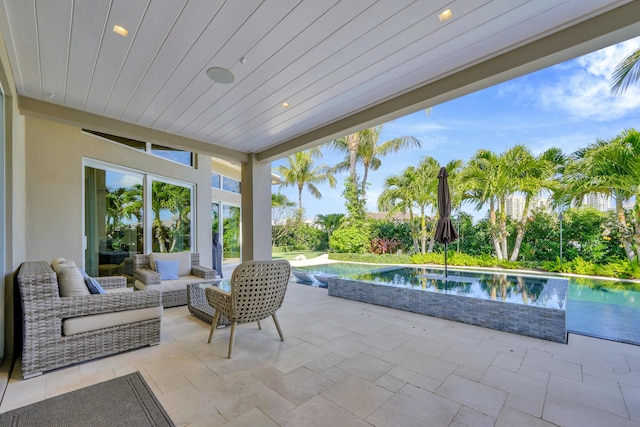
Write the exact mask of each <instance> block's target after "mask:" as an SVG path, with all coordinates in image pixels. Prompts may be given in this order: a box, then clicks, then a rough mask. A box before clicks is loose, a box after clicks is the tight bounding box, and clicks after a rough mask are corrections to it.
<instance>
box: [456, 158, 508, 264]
mask: <svg viewBox="0 0 640 427" xmlns="http://www.w3.org/2000/svg"><path fill="white" fill-rule="evenodd" d="M460 182H461V183H463V187H462V190H463V192H464V193H463V196H462V199H463V201H465V202H466V201H470V202H475V204H476V210H480V209H482V208H483V207H484V206H485V205H487V204H488V205H489V221H490V224H491V238H492V240H493V246H494V250H495V251H496V256H497V257H498V259H504V258H505V256H506V255H505V256H503V250H502V245H501V242H502V239H501V230H502V227H500V226H499V225H498V211H497V209H498V205H499V200H500V197H501V196H502V195H503V194H504V192H505V191H504V189H505V187H506V186H507V185H508V182H509V180H508V178H507V176H505V175H504V168H501V167H500V159H499V157H498V156H497V155H496V154H495V153H493V152H492V151H489V150H478V151H477V152H476V154H475V155H474V156H473V157H472V158H471V160H469V162H468V163H467V166H466V167H465V168H464V169H463V170H462V171H461V172H460Z"/></svg>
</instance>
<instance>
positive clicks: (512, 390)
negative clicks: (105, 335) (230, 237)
mask: <svg viewBox="0 0 640 427" xmlns="http://www.w3.org/2000/svg"><path fill="white" fill-rule="evenodd" d="M278 318H279V320H280V324H281V326H282V329H283V333H284V335H285V341H284V342H281V341H280V340H279V339H278V336H277V332H276V331H275V328H274V326H273V322H269V321H268V320H267V321H265V322H263V330H262V331H259V330H258V329H257V328H256V327H255V324H246V325H241V326H240V327H239V328H238V332H237V342H236V345H235V349H234V356H233V359H231V360H229V359H227V358H226V354H227V346H228V335H229V331H228V328H227V329H221V330H216V333H215V335H214V339H213V342H212V343H211V344H207V343H206V340H207V336H208V326H207V325H206V324H205V323H204V322H202V321H200V320H199V319H196V318H194V317H193V316H191V315H190V314H189V312H188V310H187V308H186V307H174V308H169V309H166V310H165V311H164V315H163V318H162V337H161V343H160V345H157V346H154V347H148V348H142V349H139V350H135V351H131V352H128V353H124V354H120V355H116V356H112V357H107V358H103V359H100V360H96V361H93V362H89V363H84V364H81V365H77V366H72V367H69V368H65V369H61V370H58V371H55V372H50V373H47V374H45V375H43V376H41V377H36V378H32V379H29V380H23V379H22V377H21V375H20V362H19V361H18V363H17V366H16V369H15V370H14V373H13V375H12V378H11V379H10V380H9V384H8V386H7V390H6V392H5V395H4V397H3V399H2V402H0V411H8V410H10V409H13V408H16V407H20V406H23V405H26V404H29V403H32V402H35V401H39V400H42V399H45V398H48V397H51V396H53V395H56V394H60V393H63V392H65V391H69V390H74V389H79V388H82V387H85V386H87V385H90V384H95V383H97V382H100V381H104V380H105V379H110V378H113V377H116V376H121V375H124V374H127V373H130V372H134V371H140V372H141V373H142V375H143V376H144V378H145V380H146V381H147V382H148V384H149V386H150V387H151V389H152V390H153V392H154V393H155V394H156V396H157V397H158V400H159V401H160V402H161V403H162V405H163V406H164V407H165V409H166V410H167V412H168V413H169V415H170V416H171V417H172V419H173V420H174V422H176V424H177V425H178V426H186V425H189V426H212V427H216V426H234V427H237V426H249V425H251V426H253V425H256V426H258V425H260V426H261V425H264V426H267V427H273V426H276V425H277V426H295V427H298V426H305V427H307V426H310V427H316V426H318V427H320V426H330V427H337V426H355V427H360V426H369V427H370V426H371V425H375V426H377V427H382V426H398V425H405V426H438V427H440V426H464V425H473V426H484V425H495V426H515V425H517V426H534V427H544V426H549V425H560V426H568V427H570V426H577V427H578V426H579V427H591V426H598V427H599V426H625V427H627V426H629V427H630V426H635V427H640V409H638V408H640V346H631V345H627V344H621V343H614V342H608V341H603V340H598V339H594V338H589V337H581V336H575V335H570V337H569V344H567V345H563V344H556V343H549V342H545V341H541V340H537V339H533V338H528V337H523V336H519V335H513V334H508V333H504V332H499V331H494V330H488V329H483V328H479V327H475V326H469V325H464V324H461V323H455V322H449V321H445V320H442V319H435V318H432V317H428V316H421V315H418V314H414V313H408V312H402V311H397V310H392V309H387V308H384V307H377V306H371V305H368V304H363V303H357V302H353V301H346V300H341V299H339V298H333V297H329V296H328V295H327V290H326V289H320V288H314V287H311V286H305V285H300V284H297V283H291V284H290V285H289V289H288V291H287V296H286V298H285V302H284V305H283V307H282V308H281V310H280V311H279V312H278Z"/></svg>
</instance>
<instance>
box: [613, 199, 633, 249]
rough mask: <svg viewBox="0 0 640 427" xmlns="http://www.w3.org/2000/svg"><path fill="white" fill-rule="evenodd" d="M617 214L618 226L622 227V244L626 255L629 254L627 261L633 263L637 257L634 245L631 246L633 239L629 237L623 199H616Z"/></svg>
mask: <svg viewBox="0 0 640 427" xmlns="http://www.w3.org/2000/svg"><path fill="white" fill-rule="evenodd" d="M616 214H617V216H618V225H619V227H620V232H621V233H620V241H621V242H622V246H623V247H624V253H625V254H627V259H629V261H633V260H634V259H635V257H636V254H635V252H634V250H633V245H632V244H631V239H630V236H629V225H628V224H627V217H626V215H625V213H624V207H622V198H621V197H616Z"/></svg>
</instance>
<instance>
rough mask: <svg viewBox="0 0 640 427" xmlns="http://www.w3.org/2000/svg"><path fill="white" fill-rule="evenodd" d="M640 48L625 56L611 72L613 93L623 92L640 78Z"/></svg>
mask: <svg viewBox="0 0 640 427" xmlns="http://www.w3.org/2000/svg"><path fill="white" fill-rule="evenodd" d="M639 60H640V49H636V50H635V51H633V52H631V53H630V54H629V55H628V56H627V57H626V58H624V59H623V60H622V61H620V63H618V66H617V67H616V69H615V70H614V71H613V73H612V74H611V94H612V95H615V94H617V93H623V92H625V91H626V90H627V88H628V87H629V86H630V85H632V84H635V83H636V82H637V81H638V79H640V62H639Z"/></svg>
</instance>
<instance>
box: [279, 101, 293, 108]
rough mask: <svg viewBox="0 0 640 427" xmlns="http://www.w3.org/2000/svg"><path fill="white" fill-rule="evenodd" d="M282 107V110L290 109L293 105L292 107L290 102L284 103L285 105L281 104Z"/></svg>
mask: <svg viewBox="0 0 640 427" xmlns="http://www.w3.org/2000/svg"><path fill="white" fill-rule="evenodd" d="M280 105H282V108H289V107H291V105H290V104H289V103H288V102H283V103H282V104H280Z"/></svg>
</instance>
